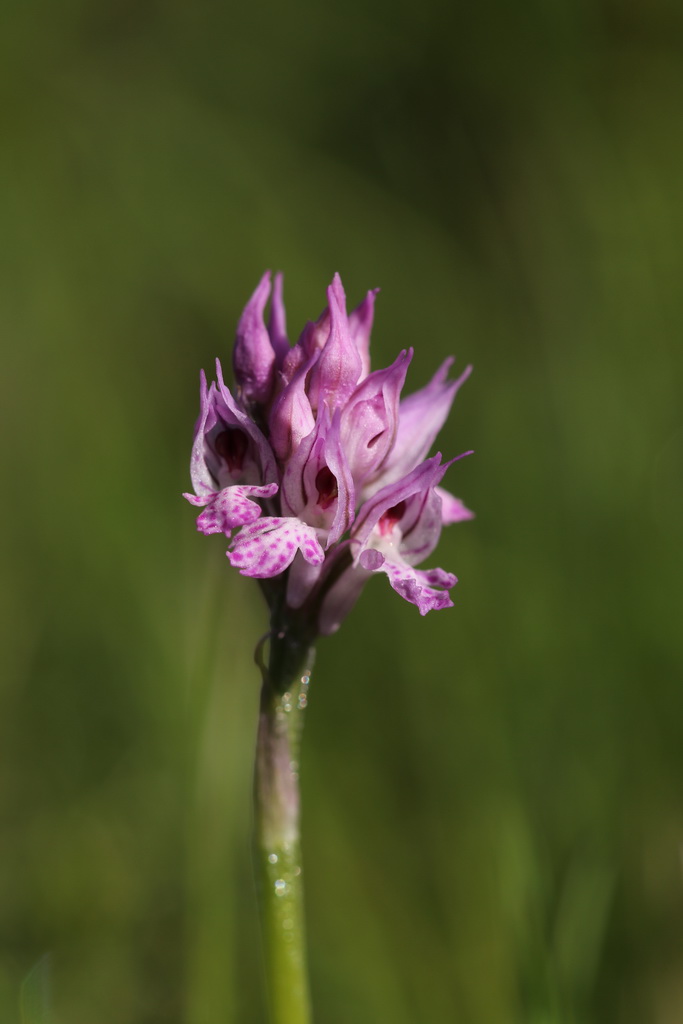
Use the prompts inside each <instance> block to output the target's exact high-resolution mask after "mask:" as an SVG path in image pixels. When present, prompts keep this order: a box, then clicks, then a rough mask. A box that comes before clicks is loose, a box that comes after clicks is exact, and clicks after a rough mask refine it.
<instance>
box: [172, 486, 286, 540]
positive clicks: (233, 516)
mask: <svg viewBox="0 0 683 1024" xmlns="http://www.w3.org/2000/svg"><path fill="white" fill-rule="evenodd" d="M276 492H277V484H267V485H266V486H264V487H256V486H253V485H237V486H236V487H225V488H224V489H223V490H222V491H219V492H218V494H217V495H216V496H215V498H213V499H212V500H211V501H210V502H209V503H208V505H207V507H206V508H205V509H204V511H203V512H202V513H201V515H199V516H198V517H197V529H198V530H199V532H200V533H206V534H210V533H224V534H225V535H226V536H227V537H229V536H230V533H231V532H232V530H234V529H235V528H236V527H238V526H244V525H245V524H248V523H253V522H254V521H255V520H256V519H258V518H259V517H260V515H261V512H262V509H261V506H260V505H258V504H257V503H256V502H255V501H250V500H249V497H248V495H251V496H252V497H254V498H272V496H273V495H274V494H275V493H276ZM186 497H188V498H189V497H190V496H189V495H186ZM193 504H197V502H193Z"/></svg>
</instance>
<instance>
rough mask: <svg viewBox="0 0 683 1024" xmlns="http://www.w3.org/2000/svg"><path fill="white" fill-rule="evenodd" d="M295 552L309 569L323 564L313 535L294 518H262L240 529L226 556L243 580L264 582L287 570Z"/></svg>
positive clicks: (304, 524) (322, 555) (322, 556)
mask: <svg viewBox="0 0 683 1024" xmlns="http://www.w3.org/2000/svg"><path fill="white" fill-rule="evenodd" d="M297 551H301V554H302V555H303V557H304V558H305V559H306V561H307V562H310V563H311V564H312V565H320V564H322V562H323V561H324V560H325V552H324V551H323V549H322V548H321V546H320V542H319V541H318V538H317V536H316V531H315V529H314V528H313V527H312V526H308V525H307V524H306V523H302V522H301V520H300V519H295V518H293V517H284V518H280V517H279V516H263V517H262V518H261V519H259V520H258V521H257V522H255V523H252V525H250V526H243V527H242V529H241V530H240V532H239V533H238V534H237V535H236V536H235V538H234V540H233V542H232V545H231V550H230V551H228V552H227V555H228V558H229V560H230V564H231V565H233V566H235V568H237V569H239V571H240V573H241V574H242V575H243V576H254V577H256V578H257V579H266V578H268V577H270V576H278V575H279V574H280V573H282V572H284V571H285V569H287V568H288V567H289V566H290V565H291V563H292V560H293V559H294V556H295V554H296V553H297Z"/></svg>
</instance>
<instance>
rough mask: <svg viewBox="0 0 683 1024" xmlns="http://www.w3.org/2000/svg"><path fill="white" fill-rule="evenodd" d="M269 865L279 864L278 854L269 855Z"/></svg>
mask: <svg viewBox="0 0 683 1024" xmlns="http://www.w3.org/2000/svg"><path fill="white" fill-rule="evenodd" d="M268 863H269V864H277V854H276V853H269V854H268Z"/></svg>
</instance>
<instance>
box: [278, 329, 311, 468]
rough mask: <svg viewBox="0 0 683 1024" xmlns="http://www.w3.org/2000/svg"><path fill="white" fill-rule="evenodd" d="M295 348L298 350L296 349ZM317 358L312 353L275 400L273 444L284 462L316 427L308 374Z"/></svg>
mask: <svg viewBox="0 0 683 1024" xmlns="http://www.w3.org/2000/svg"><path fill="white" fill-rule="evenodd" d="M291 351H292V352H294V349H292V350H291ZM314 360H315V357H314V356H312V357H311V358H310V359H309V360H308V361H307V362H305V363H304V364H303V365H302V366H300V367H299V368H298V370H297V371H296V373H294V374H293V376H292V378H291V380H290V381H289V383H288V384H285V386H284V388H283V389H282V391H281V392H280V394H279V395H278V397H277V398H276V399H275V401H274V402H273V407H272V409H271V411H270V416H269V418H268V428H269V435H270V443H271V445H272V446H273V450H274V452H275V454H276V455H277V457H278V458H279V459H280V460H281V461H282V462H286V461H287V459H288V458H289V457H290V455H291V454H292V452H294V451H296V449H297V448H298V447H299V445H300V443H301V441H302V440H303V439H304V437H307V436H308V435H309V434H310V433H311V431H312V430H313V428H314V427H315V417H314V415H313V410H312V409H311V403H310V402H309V400H308V395H307V394H306V377H307V374H308V372H309V371H310V369H311V366H312V365H313V362H314Z"/></svg>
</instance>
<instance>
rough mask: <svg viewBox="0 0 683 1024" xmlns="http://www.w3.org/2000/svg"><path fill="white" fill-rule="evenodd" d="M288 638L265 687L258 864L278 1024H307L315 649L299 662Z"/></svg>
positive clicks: (257, 796)
mask: <svg viewBox="0 0 683 1024" xmlns="http://www.w3.org/2000/svg"><path fill="white" fill-rule="evenodd" d="M287 640H288V638H285V637H284V636H283V635H282V634H281V635H280V637H278V638H274V639H273V640H272V641H271V654H270V666H269V669H268V671H265V672H264V680H263V688H262V690H261V707H260V712H259V726H258V737H257V743H256V772H255V784H254V790H255V792H254V802H255V819H256V861H257V865H256V866H257V877H258V880H259V888H260V902H261V919H262V929H263V940H264V945H265V960H266V971H267V976H268V990H269V1002H270V1010H271V1020H272V1024H309V1022H310V1020H311V1011H310V1000H309V992H308V977H307V971H306V944H305V929H304V911H303V883H302V875H301V851H300V841H299V746H300V741H301V731H302V728H303V719H304V712H305V708H306V704H307V700H308V684H309V680H310V671H311V666H312V663H313V653H314V652H313V650H312V648H305V647H299V648H298V651H297V654H298V656H297V657H295V658H292V657H291V656H284V657H283V653H282V650H281V649H278V648H281V647H285V645H286V643H287ZM278 641H279V642H278ZM282 641H285V643H283V642H282ZM292 649H293V648H292V645H291V644H288V645H287V649H286V651H285V654H286V655H291V653H292ZM285 669H286V674H285ZM283 677H284V678H283Z"/></svg>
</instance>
